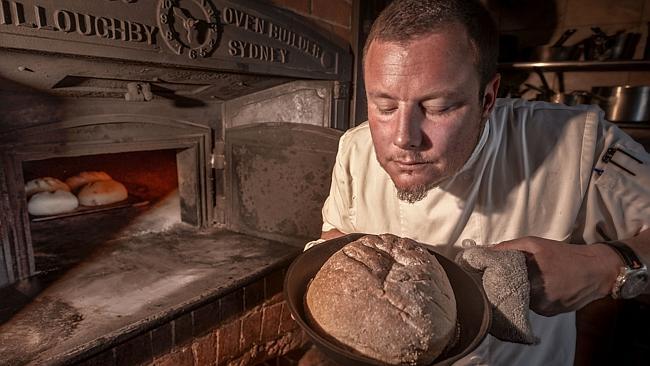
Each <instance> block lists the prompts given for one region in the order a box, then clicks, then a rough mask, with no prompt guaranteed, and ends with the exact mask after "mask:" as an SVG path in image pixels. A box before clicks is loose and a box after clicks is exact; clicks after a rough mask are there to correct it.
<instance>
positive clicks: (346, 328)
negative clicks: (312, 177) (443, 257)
mask: <svg viewBox="0 0 650 366" xmlns="http://www.w3.org/2000/svg"><path fill="white" fill-rule="evenodd" d="M306 305H307V312H308V316H309V317H310V319H311V320H312V321H313V322H315V323H316V324H317V326H318V328H320V329H321V330H322V331H323V332H325V333H327V335H329V336H330V337H331V338H333V339H335V340H336V341H338V342H340V343H342V344H344V345H345V346H347V347H349V348H352V349H353V350H355V351H356V352H358V353H360V354H362V355H364V356H367V357H370V358H373V359H376V360H379V361H382V362H385V363H388V364H393V365H397V364H410V365H426V364H429V363H431V362H433V361H434V360H435V358H436V357H438V356H439V355H440V353H442V351H443V350H444V349H445V347H446V346H447V344H448V343H449V342H450V340H452V339H453V338H454V336H455V334H456V300H455V297H454V293H453V290H452V288H451V284H450V283H449V279H448V278H447V275H446V273H445V271H444V269H443V268H442V266H441V265H440V263H439V262H438V260H437V259H436V258H435V256H434V255H433V254H431V253H429V252H428V251H427V250H426V249H424V248H423V247H422V246H420V245H419V244H417V243H416V242H414V241H413V240H410V239H407V238H400V237H397V236H395V235H390V234H383V235H366V236H364V237H362V238H360V239H359V240H357V241H354V242H352V243H350V244H347V245H346V246H345V247H343V248H342V249H341V250H339V251H338V252H336V253H334V255H332V256H331V257H330V258H329V259H328V260H327V262H325V264H324V265H323V266H322V267H321V269H320V271H319V272H318V273H317V274H316V276H315V277H314V279H313V280H312V282H311V283H310V285H309V288H308V290H307V295H306Z"/></svg>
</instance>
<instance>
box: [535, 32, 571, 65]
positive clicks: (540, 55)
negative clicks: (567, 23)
mask: <svg viewBox="0 0 650 366" xmlns="http://www.w3.org/2000/svg"><path fill="white" fill-rule="evenodd" d="M576 31H577V29H567V30H566V31H564V33H562V35H561V36H560V38H558V40H557V41H555V43H553V44H552V45H551V46H538V47H535V48H533V50H532V53H531V56H530V58H529V59H530V60H531V61H567V60H577V59H579V58H580V54H581V52H582V50H581V47H580V46H581V45H579V44H576V45H573V46H564V43H566V41H567V40H568V39H569V38H570V37H571V36H572V35H573V34H574V33H575V32H576Z"/></svg>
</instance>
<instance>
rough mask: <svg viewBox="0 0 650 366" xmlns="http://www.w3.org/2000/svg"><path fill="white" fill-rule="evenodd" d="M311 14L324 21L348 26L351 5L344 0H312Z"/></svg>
mask: <svg viewBox="0 0 650 366" xmlns="http://www.w3.org/2000/svg"><path fill="white" fill-rule="evenodd" d="M311 15H312V17H314V18H319V19H322V20H324V21H326V22H331V23H336V24H339V25H342V26H344V27H350V20H351V18H352V16H351V15H352V6H351V5H350V4H349V3H348V2H346V1H345V0H312V2H311Z"/></svg>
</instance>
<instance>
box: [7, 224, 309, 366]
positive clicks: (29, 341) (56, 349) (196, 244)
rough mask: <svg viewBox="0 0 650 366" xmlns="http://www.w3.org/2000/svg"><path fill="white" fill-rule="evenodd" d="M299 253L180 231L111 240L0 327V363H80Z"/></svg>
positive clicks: (246, 239) (261, 242)
mask: <svg viewBox="0 0 650 366" xmlns="http://www.w3.org/2000/svg"><path fill="white" fill-rule="evenodd" d="M300 251H301V250H300V248H296V247H295V246H291V245H287V244H282V243H279V242H275V241H271V240H266V239H260V238H256V237H252V236H248V235H243V234H238V233H233V232H227V231H220V230H216V229H207V230H196V229H193V228H187V227H183V226H181V227H177V228H175V229H174V230H170V231H167V232H162V233H154V234H146V235H142V236H138V237H130V238H118V239H114V240H112V241H110V242H107V243H106V244H105V245H103V246H102V247H101V248H100V249H99V250H97V251H95V252H94V253H93V254H92V255H91V256H90V258H87V259H85V260H84V261H83V262H82V263H80V264H78V265H76V266H74V267H72V268H70V269H69V270H68V271H67V272H65V273H63V274H62V275H61V276H60V277H59V278H58V279H56V280H55V281H54V282H52V283H51V284H50V285H49V286H48V287H47V288H45V289H44V290H43V291H42V292H40V293H39V294H38V295H37V296H36V297H35V298H34V299H33V300H32V301H31V302H30V303H29V304H27V305H26V306H24V307H22V309H20V310H19V311H18V312H17V313H16V314H14V315H13V316H12V317H11V319H9V320H8V321H7V322H5V323H4V324H2V325H0V360H2V361H0V363H1V364H9V365H16V366H18V365H36V364H37V365H61V364H70V363H74V362H77V361H80V360H83V359H85V358H87V357H89V356H90V355H93V354H97V353H100V352H102V351H103V350H106V349H110V348H111V347H114V346H116V345H117V344H120V343H121V342H123V341H125V340H127V339H129V338H132V337H133V336H135V335H137V334H140V333H142V332H145V331H147V330H150V329H154V328H155V327H157V326H159V325H161V324H164V323H166V322H169V321H171V320H172V319H174V318H176V317H178V316H180V315H181V314H184V313H188V312H190V311H192V310H194V309H197V308H199V307H200V306H202V305H204V304H208V303H210V302H214V301H215V300H216V299H218V298H220V297H222V296H224V295H226V294H228V293H230V292H232V291H234V290H236V289H239V288H242V287H244V286H245V285H247V284H249V283H252V282H254V281H255V280H257V279H259V278H261V277H263V276H265V275H268V274H269V273H271V272H273V271H274V270H276V269H278V268H282V267H286V266H287V265H288V264H289V263H290V262H291V260H292V259H293V258H295V257H296V256H297V255H298V254H299V253H300ZM257 287H258V288H259V287H260V286H257ZM261 287H263V286H261ZM259 291H264V289H263V288H262V289H259ZM260 296H261V298H263V297H264V294H261V295H260Z"/></svg>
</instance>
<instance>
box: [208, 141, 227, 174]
mask: <svg viewBox="0 0 650 366" xmlns="http://www.w3.org/2000/svg"><path fill="white" fill-rule="evenodd" d="M225 152H226V143H225V142H223V141H217V142H215V143H214V148H213V149H212V156H211V157H210V162H211V163H212V169H217V170H223V169H225V168H226V155H225Z"/></svg>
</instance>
